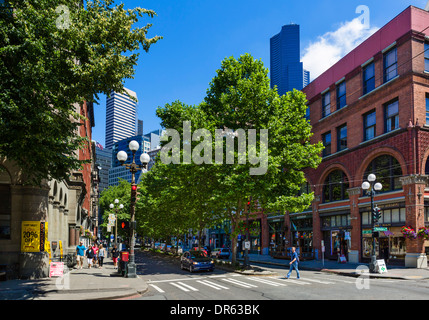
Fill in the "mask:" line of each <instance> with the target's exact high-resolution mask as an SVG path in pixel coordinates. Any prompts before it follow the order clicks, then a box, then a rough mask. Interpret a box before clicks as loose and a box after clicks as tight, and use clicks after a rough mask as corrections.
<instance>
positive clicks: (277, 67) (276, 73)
mask: <svg viewBox="0 0 429 320" xmlns="http://www.w3.org/2000/svg"><path fill="white" fill-rule="evenodd" d="M300 60H301V57H300V40H299V25H297V24H290V25H285V26H283V27H282V30H281V31H280V33H278V34H276V35H275V36H273V37H272V38H271V39H270V77H271V87H274V86H277V88H278V92H279V94H280V95H283V94H285V93H286V92H287V91H291V90H293V89H297V90H301V89H302V88H303V87H305V86H306V85H307V84H308V82H309V79H310V73H309V72H308V71H306V70H304V67H303V64H302V62H301V61H300Z"/></svg>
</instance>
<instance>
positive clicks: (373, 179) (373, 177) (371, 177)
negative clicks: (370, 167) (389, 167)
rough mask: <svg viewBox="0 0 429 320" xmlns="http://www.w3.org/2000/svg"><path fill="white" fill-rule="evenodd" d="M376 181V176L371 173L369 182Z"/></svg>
mask: <svg viewBox="0 0 429 320" xmlns="http://www.w3.org/2000/svg"><path fill="white" fill-rule="evenodd" d="M375 179H376V177H375V174H373V173H371V174H369V175H368V181H369V182H374V181H375Z"/></svg>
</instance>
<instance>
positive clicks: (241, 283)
mask: <svg viewBox="0 0 429 320" xmlns="http://www.w3.org/2000/svg"><path fill="white" fill-rule="evenodd" d="M222 280H224V281H228V282H231V283H232V284H236V285H239V286H242V287H245V288H252V287H254V288H257V287H258V286H255V285H253V284H250V283H246V282H242V281H239V280H235V279H222Z"/></svg>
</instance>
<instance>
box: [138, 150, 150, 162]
mask: <svg viewBox="0 0 429 320" xmlns="http://www.w3.org/2000/svg"><path fill="white" fill-rule="evenodd" d="M149 161H150V156H149V155H148V154H147V153H142V154H141V156H140V162H141V163H142V164H148V163H149Z"/></svg>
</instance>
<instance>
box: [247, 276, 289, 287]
mask: <svg viewBox="0 0 429 320" xmlns="http://www.w3.org/2000/svg"><path fill="white" fill-rule="evenodd" d="M247 279H249V280H253V281H257V282H260V283H265V284H269V285H271V286H275V287H279V286H286V284H284V283H278V282H274V281H270V280H265V279H259V278H251V277H249V278H247Z"/></svg>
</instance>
